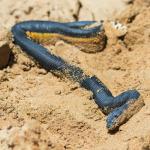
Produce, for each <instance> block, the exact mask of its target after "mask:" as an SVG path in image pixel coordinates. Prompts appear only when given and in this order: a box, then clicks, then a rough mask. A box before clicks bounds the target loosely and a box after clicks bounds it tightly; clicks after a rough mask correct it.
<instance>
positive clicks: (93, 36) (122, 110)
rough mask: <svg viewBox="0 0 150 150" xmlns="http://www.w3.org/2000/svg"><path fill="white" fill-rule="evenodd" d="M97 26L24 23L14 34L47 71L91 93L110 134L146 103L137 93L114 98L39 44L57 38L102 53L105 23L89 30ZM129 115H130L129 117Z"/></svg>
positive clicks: (14, 30)
mask: <svg viewBox="0 0 150 150" xmlns="http://www.w3.org/2000/svg"><path fill="white" fill-rule="evenodd" d="M95 23H96V22H95V21H79V22H68V23H58V22H51V21H25V22H21V23H18V24H16V25H14V26H13V27H12V34H13V37H14V42H15V44H17V45H19V46H20V47H21V48H22V50H23V51H25V52H26V53H27V54H28V55H30V56H32V57H33V58H34V59H35V60H36V61H38V62H39V64H40V65H41V66H43V67H44V68H45V69H46V70H48V71H52V72H55V71H57V72H60V73H61V74H62V75H64V76H66V77H68V78H69V79H71V80H73V81H75V82H78V83H79V84H80V85H81V87H84V88H86V89H87V90H90V91H92V93H93V98H94V100H95V102H96V104H97V105H98V106H99V107H100V108H101V110H102V111H103V113H104V114H106V115H108V117H107V120H106V121H107V128H108V130H114V129H116V128H117V127H119V126H120V125H121V124H122V123H124V122H125V121H126V120H128V119H129V118H130V117H131V116H132V115H133V114H135V113H136V112H137V111H139V110H140V109H141V108H142V106H143V104H144V103H143V101H142V99H141V98H140V97H141V96H140V93H139V92H138V91H136V90H128V91H126V92H123V93H121V94H120V95H119V96H116V97H114V96H113V95H112V93H111V91H110V90H109V89H108V88H107V87H106V85H104V83H102V81H100V80H99V79H98V78H97V77H96V76H89V75H86V74H85V73H84V71H83V70H82V69H81V68H79V67H76V66H75V65H72V64H69V63H67V61H65V60H63V59H62V58H61V57H59V56H56V55H54V54H52V53H50V52H48V50H47V49H46V48H44V47H43V46H42V45H40V44H39V43H38V42H45V41H46V42H47V41H48V40H49V39H51V40H53V38H56V40H57V39H63V40H65V41H67V42H69V43H73V44H74V43H75V44H76V45H77V46H78V45H84V44H85V45H84V46H86V45H90V46H87V49H90V48H91V50H89V52H94V51H96V52H98V51H101V50H102V49H103V48H104V47H105V44H106V36H105V34H104V29H103V23H100V24H99V25H97V26H93V27H90V26H91V25H93V24H95ZM54 41H55V40H54ZM93 47H94V51H93V50H92V49H93ZM98 49H99V50H98ZM137 103H138V107H136V109H134V105H135V104H137ZM128 111H130V113H129V114H128Z"/></svg>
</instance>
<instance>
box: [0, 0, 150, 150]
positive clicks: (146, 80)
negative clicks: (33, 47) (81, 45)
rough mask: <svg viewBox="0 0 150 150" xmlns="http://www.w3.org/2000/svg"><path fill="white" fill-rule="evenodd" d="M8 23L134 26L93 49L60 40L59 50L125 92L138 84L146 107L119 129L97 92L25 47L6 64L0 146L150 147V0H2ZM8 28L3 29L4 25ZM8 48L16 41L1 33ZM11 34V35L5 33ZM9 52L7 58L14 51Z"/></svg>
mask: <svg viewBox="0 0 150 150" xmlns="http://www.w3.org/2000/svg"><path fill="white" fill-rule="evenodd" d="M0 4H1V5H0V8H1V9H0V20H1V24H0V25H1V29H3V30H4V27H6V29H5V30H6V31H9V30H10V27H11V26H12V25H13V24H15V23H16V22H18V21H22V20H29V19H41V20H56V21H73V20H87V19H89V20H100V19H106V18H107V19H112V20H114V19H115V18H116V19H117V20H120V22H122V23H124V24H126V25H127V26H128V32H127V34H126V35H125V37H124V38H123V39H118V40H117V41H116V42H111V40H110V42H109V43H108V45H107V47H106V49H105V50H104V51H102V52H99V53H97V54H87V53H84V52H81V51H80V50H79V49H78V48H76V47H74V46H72V45H69V44H66V43H64V42H62V41H59V42H58V43H57V44H56V45H55V46H51V48H52V50H53V52H55V53H57V54H58V55H60V56H62V57H64V58H65V59H66V60H68V61H69V62H71V63H74V64H76V65H79V66H80V67H82V68H83V69H84V70H86V71H88V72H91V73H92V74H95V75H96V76H97V77H99V78H100V79H101V80H102V81H103V82H104V83H105V84H106V85H107V86H108V87H109V88H110V89H111V91H112V92H113V94H114V95H118V94H119V93H120V92H122V91H125V90H127V89H132V88H136V89H138V90H139V91H140V93H141V95H142V96H143V99H144V102H145V106H144V107H143V108H142V109H141V111H140V112H138V113H137V114H135V115H134V116H133V117H132V118H131V119H130V120H129V121H128V122H127V123H125V124H124V125H122V126H121V127H120V128H119V131H118V132H116V133H115V134H109V133H108V132H107V129H106V127H105V126H106V124H105V123H106V122H105V120H106V116H104V115H103V114H102V113H101V111H100V110H99V108H98V107H97V105H96V104H95V103H94V102H93V100H90V97H91V93H90V92H88V91H86V90H84V89H82V88H80V87H79V86H78V85H76V84H74V83H72V82H70V81H68V80H67V79H61V78H59V77H57V76H54V75H53V74H51V73H50V72H46V71H45V70H44V69H42V68H40V66H38V65H37V64H36V63H35V62H34V61H32V60H31V59H30V58H28V57H27V56H26V55H25V54H24V53H23V52H22V51H21V50H20V49H19V48H18V47H12V45H11V46H10V47H11V50H12V51H13V56H12V58H11V62H10V64H9V66H8V67H7V68H5V69H3V70H0V149H2V150H7V149H15V150H20V149H22V150H23V149H26V150H27V149H29V150H30V149H54V150H63V149H69V150H78V149H79V150H120V149H121V150H149V149H150V100H149V98H150V94H149V90H150V53H149V47H150V1H149V0H134V1H129V0H128V1H127V0H126V1H125V0H124V1H121V0H115V3H114V1H113V0H107V1H104V0H59V1H57V0H51V1H50V0H45V1H42V0H32V1H30V0H20V1H17V0H13V1H12V0H0ZM2 26H3V27H2ZM0 36H1V38H0V40H1V43H0V46H1V47H0V48H1V49H2V45H4V43H5V42H6V45H7V42H8V40H7V39H5V36H6V34H5V33H4V32H1V33H0ZM2 37H3V38H2ZM6 57H7V56H6Z"/></svg>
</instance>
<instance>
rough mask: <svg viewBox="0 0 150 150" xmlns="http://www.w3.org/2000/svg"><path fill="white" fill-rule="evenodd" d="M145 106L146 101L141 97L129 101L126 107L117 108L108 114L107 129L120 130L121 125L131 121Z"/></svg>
mask: <svg viewBox="0 0 150 150" xmlns="http://www.w3.org/2000/svg"><path fill="white" fill-rule="evenodd" d="M143 106H144V101H143V99H142V98H141V96H140V97H138V98H134V99H130V100H128V101H127V102H126V103H125V104H124V105H122V106H120V107H117V108H116V109H114V110H113V111H112V112H110V113H109V114H108V117H107V120H106V122H107V128H108V130H109V131H112V130H114V129H116V128H118V127H119V126H120V125H121V124H123V123H125V122H126V121H127V120H129V119H130V118H131V117H132V116H133V115H134V114H136V113H137V112H138V111H139V110H140V109H141V108H142V107H143Z"/></svg>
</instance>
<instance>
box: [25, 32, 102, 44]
mask: <svg viewBox="0 0 150 150" xmlns="http://www.w3.org/2000/svg"><path fill="white" fill-rule="evenodd" d="M26 34H27V36H28V37H29V38H31V39H33V40H35V41H38V42H44V41H48V40H51V39H60V40H64V41H68V42H71V43H95V44H99V42H100V38H99V35H97V36H95V37H88V38H86V37H85V38H84V37H71V36H66V35H62V34H58V33H37V32H29V31H27V32H26Z"/></svg>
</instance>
